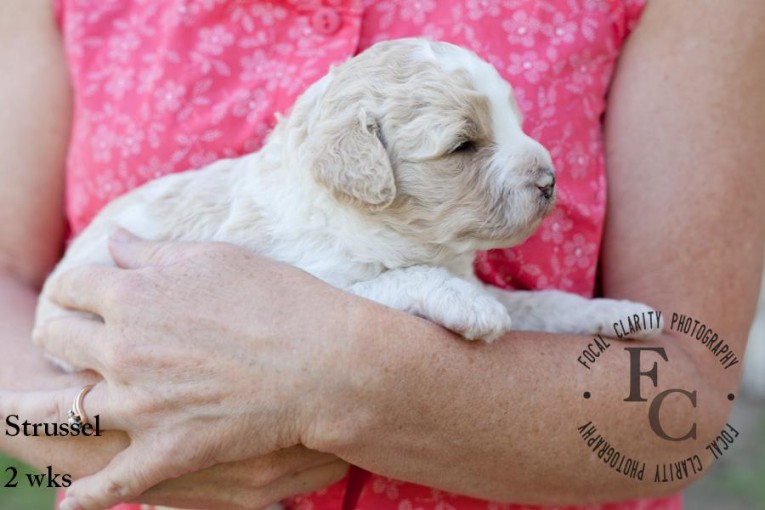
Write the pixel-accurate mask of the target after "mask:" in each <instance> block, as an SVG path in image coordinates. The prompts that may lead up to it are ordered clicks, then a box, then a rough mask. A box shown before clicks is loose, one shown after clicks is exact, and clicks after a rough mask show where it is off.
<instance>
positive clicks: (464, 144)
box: [451, 140, 475, 153]
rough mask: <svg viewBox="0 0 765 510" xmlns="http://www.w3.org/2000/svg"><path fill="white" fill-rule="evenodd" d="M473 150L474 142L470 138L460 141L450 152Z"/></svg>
mask: <svg viewBox="0 0 765 510" xmlns="http://www.w3.org/2000/svg"><path fill="white" fill-rule="evenodd" d="M474 150H475V144H474V143H473V142H472V141H470V140H463V141H461V142H460V143H459V144H458V145H457V146H456V147H454V148H453V149H452V151H451V152H452V153H454V152H471V151H474Z"/></svg>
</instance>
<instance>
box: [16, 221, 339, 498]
mask: <svg viewBox="0 0 765 510" xmlns="http://www.w3.org/2000/svg"><path fill="white" fill-rule="evenodd" d="M110 246H111V249H112V254H113V256H114V258H115V260H116V261H117V263H118V265H119V266H121V267H122V268H124V269H119V268H111V267H104V266H89V267H80V268H74V269H71V270H69V271H67V272H65V273H63V274H62V275H61V276H60V277H59V278H58V279H57V280H56V281H55V282H54V285H53V292H52V298H53V299H54V300H55V301H56V302H58V303H59V304H60V305H62V306H65V307H67V308H70V309H74V310H83V311H87V312H91V313H93V314H96V315H98V316H100V317H102V318H103V321H99V320H91V319H86V318H83V317H74V316H73V317H66V318H57V319H53V320H51V321H49V322H48V323H46V324H44V325H42V326H41V328H40V329H39V330H38V331H36V333H35V336H36V338H37V341H38V342H39V343H40V344H41V345H42V346H43V347H44V348H45V350H46V351H48V352H49V353H50V354H52V355H53V356H55V357H57V358H59V359H62V360H64V361H66V362H68V363H70V364H72V365H74V366H78V367H85V368H89V369H92V370H94V371H96V372H98V373H99V374H101V375H102V376H103V377H104V381H103V382H101V383H99V384H97V385H96V386H95V387H94V388H93V390H92V391H91V392H90V393H88V394H87V396H86V397H85V401H84V406H83V407H84V409H85V410H86V412H87V413H88V415H89V416H91V417H92V416H95V415H99V416H100V420H101V425H102V427H104V428H107V429H118V430H124V431H126V432H127V433H128V435H129V437H130V446H129V447H128V448H126V449H125V450H123V451H122V452H121V453H120V454H118V455H117V456H116V457H115V458H114V459H113V460H112V461H111V463H110V464H109V465H108V466H107V467H106V468H105V469H103V470H102V471H100V472H98V473H96V474H94V475H92V476H89V477H86V478H83V479H81V480H78V481H77V482H75V483H74V484H73V485H72V486H71V487H70V489H69V492H68V496H67V502H70V503H71V506H66V505H64V506H63V507H62V508H76V507H77V506H75V505H78V506H79V507H82V508H85V509H88V510H90V509H97V508H104V507H107V506H109V505H112V504H114V503H117V502H119V501H125V500H130V499H134V498H135V497H136V496H138V495H139V494H141V493H143V492H144V491H146V490H147V489H148V488H149V487H152V486H154V485H156V484H157V483H159V482H162V481H163V480H167V479H170V478H176V477H179V476H181V475H184V474H186V473H190V472H193V471H199V470H201V469H204V468H206V467H209V466H213V465H217V464H221V463H230V462H235V461H239V460H243V459H251V458H254V457H258V456H263V455H267V454H269V453H270V452H274V451H276V450H279V449H282V448H288V447H291V446H294V445H298V444H301V443H304V444H305V443H306V439H308V438H309V437H310V435H311V434H312V433H313V432H314V428H315V426H316V415H317V409H318V407H319V406H321V407H322V408H323V411H326V408H327V407H329V406H330V405H331V403H330V399H329V398H327V396H328V395H333V396H336V395H337V394H338V386H337V385H338V384H342V382H343V381H345V380H347V378H345V377H344V376H343V375H342V367H344V366H347V364H345V363H343V362H342V356H343V353H342V349H341V348H339V347H340V346H342V344H343V342H341V341H340V339H343V338H347V335H346V333H347V328H348V324H349V318H351V317H352V316H353V314H352V313H350V314H349V312H351V307H350V298H349V297H348V296H346V295H345V294H344V293H343V292H341V291H339V290H337V289H334V288H333V287H330V286H328V285H326V284H323V283H322V282H320V281H318V280H316V279H315V278H313V277H311V276H310V275H308V274H306V273H304V272H302V271H300V270H297V269H295V268H292V267H289V266H286V265H283V264H278V263H274V262H271V261H268V260H266V259H263V258H261V257H258V256H257V255H254V254H252V253H250V252H247V251H245V250H242V249H239V248H236V247H234V246H231V245H227V244H221V243H155V242H148V241H143V240H139V239H137V238H135V237H133V236H131V235H130V234H128V233H126V232H124V231H122V232H117V234H115V236H114V238H113V239H112V241H111V245H110ZM73 396H74V391H72V390H67V391H59V392H55V393H38V394H36V395H31V394H27V395H24V396H22V397H21V398H19V396H18V395H16V396H9V395H6V399H9V403H8V405H6V406H3V407H5V408H6V409H9V408H12V407H14V406H15V412H16V413H17V414H20V415H23V416H24V417H25V418H26V419H29V420H30V421H32V420H34V421H56V422H61V421H63V419H64V417H65V416H66V411H67V410H68V409H69V408H70V406H71V403H72V398H73ZM52 402H55V406H53V405H51V403H52ZM67 504H69V503H67Z"/></svg>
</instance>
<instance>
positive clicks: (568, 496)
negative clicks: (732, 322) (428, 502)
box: [310, 304, 738, 504]
mask: <svg viewBox="0 0 765 510" xmlns="http://www.w3.org/2000/svg"><path fill="white" fill-rule="evenodd" d="M362 306H368V313H367V314H366V315H365V316H364V319H363V321H364V322H365V327H363V328H360V330H359V331H364V332H367V333H366V334H364V333H361V334H360V336H359V338H358V340H357V341H356V342H354V343H353V348H352V357H353V360H354V361H353V364H352V369H351V370H352V371H353V375H352V376H351V377H352V380H353V381H354V386H353V389H352V390H350V391H349V393H347V394H346V395H345V396H346V397H347V400H346V402H348V407H347V408H345V409H342V408H336V407H335V408H333V409H332V413H331V417H330V418H329V419H328V421H327V422H326V423H327V426H326V427H318V428H317V430H316V439H317V443H316V444H314V445H310V446H315V447H316V448H319V449H324V450H326V451H330V452H332V453H334V454H336V455H338V456H340V457H341V458H343V459H345V460H347V461H349V462H350V463H352V464H356V465H359V466H361V467H364V468H366V469H368V470H370V471H373V472H375V473H378V474H382V475H385V476H390V477H392V478H396V479H401V480H407V481H413V482H417V483H420V484H423V485H427V486H433V487H437V488H441V489H444V490H449V491H452V492H457V493H462V494H468V495H472V496H476V497H480V498H484V499H492V500H502V501H512V502H522V503H536V504H561V503H567V504H572V503H581V502H592V501H613V500H623V499H630V498H638V497H646V496H651V495H661V494H667V493H671V492H676V491H677V490H679V489H681V488H682V487H684V486H685V485H686V484H687V483H688V481H689V479H688V478H686V479H684V480H681V481H676V482H662V483H656V482H654V477H655V474H656V467H657V465H658V466H659V469H660V471H661V470H663V469H664V464H667V463H671V462H677V461H681V460H684V459H688V458H689V457H691V458H692V457H693V456H694V455H699V462H701V463H702V464H703V466H704V467H705V468H706V467H708V466H709V452H708V451H707V450H706V449H705V448H704V446H705V445H706V444H707V443H708V442H709V441H711V440H712V439H713V438H714V437H715V436H716V435H717V434H719V432H720V429H721V428H722V427H723V426H724V423H725V416H726V415H727V411H728V408H727V405H726V404H727V403H728V401H727V400H726V398H725V396H724V395H722V396H721V392H722V391H723V390H724V389H726V391H727V388H735V386H736V381H737V376H738V372H737V371H736V370H733V369H731V370H730V372H729V373H728V372H725V371H722V370H721V371H720V376H719V377H718V378H717V379H715V380H704V379H698V377H697V374H696V372H695V371H696V367H695V364H694V361H693V360H692V359H690V358H689V357H688V356H687V355H686V354H685V351H684V349H683V348H682V342H683V341H688V342H689V341H690V340H680V339H664V338H663V339H657V340H652V341H645V342H640V343H639V344H638V343H633V342H629V341H627V342H622V341H616V340H611V339H606V341H605V342H604V344H608V347H606V349H605V351H604V352H602V353H601V355H600V356H599V357H598V358H597V361H596V362H595V363H591V362H589V361H588V360H587V358H586V357H583V351H584V350H585V349H587V348H588V344H591V343H593V339H592V338H585V337H575V336H560V335H550V334H542V333H527V332H513V333H511V334H509V335H507V336H505V337H504V338H502V339H500V340H498V341H497V342H496V343H494V344H492V345H485V344H483V345H482V344H478V343H468V342H465V341H463V340H461V339H459V338H456V337H455V336H454V335H451V334H449V333H447V332H445V331H444V330H442V329H440V328H438V327H435V326H433V325H431V324H429V323H427V322H425V321H421V320H419V319H415V318H411V317H408V316H406V315H404V314H401V313H399V312H395V311H392V310H387V309H382V308H381V307H377V306H376V305H372V304H369V305H362ZM618 319H619V318H614V320H615V321H616V320H618ZM629 347H644V348H648V347H660V348H663V349H664V350H665V351H664V352H665V354H666V356H667V358H668V359H669V362H662V360H661V359H660V357H659V356H658V355H656V353H655V352H651V353H647V354H644V355H643V356H642V360H641V371H647V370H649V369H650V368H651V366H652V365H653V363H654V362H657V364H658V373H659V377H658V379H659V381H658V382H659V385H658V388H655V387H654V386H653V385H652V384H651V382H650V380H649V379H647V378H645V377H643V378H642V383H641V390H640V391H641V397H642V398H645V399H646V400H647V402H625V401H624V399H625V398H627V397H628V396H629V394H630V355H629V351H626V350H625V348H629ZM591 349H594V350H595V351H598V350H599V349H600V348H599V347H596V346H591ZM590 352H592V351H590ZM580 358H581V359H580ZM582 361H584V363H585V364H587V365H588V366H589V368H588V367H586V366H585V365H584V364H583V363H582ZM688 381H694V388H693V389H694V390H695V391H696V392H697V399H698V402H715V403H719V404H720V406H717V405H715V406H709V405H705V406H699V409H698V412H697V413H696V414H693V417H692V418H690V419H689V412H688V411H689V407H688V406H684V405H683V403H684V402H683V401H682V400H679V401H678V400H675V401H673V402H672V403H671V405H666V406H662V413H661V425H662V427H663V428H664V429H666V430H667V431H672V432H671V433H672V434H673V435H674V434H677V435H681V434H678V431H680V432H682V431H685V430H688V429H689V427H690V424H691V423H690V422H693V421H695V422H697V427H698V438H697V440H696V441H685V442H671V441H665V440H662V439H660V438H658V437H657V436H656V435H655V434H654V433H652V432H651V430H650V428H649V427H648V426H647V422H648V406H649V403H650V402H651V401H652V400H653V399H654V398H655V397H656V395H657V394H658V393H659V392H660V391H663V390H666V389H668V388H678V387H680V388H684V387H687V385H688ZM585 392H589V393H590V398H589V399H587V398H585V397H584V394H585ZM690 410H692V411H693V409H690ZM588 423H590V424H591V425H594V426H595V427H596V429H597V432H594V433H589V434H588V432H587V430H588V429H589V427H587V429H585V430H584V431H582V430H579V427H582V426H584V425H585V424H588ZM583 434H588V435H586V437H585V438H583ZM598 434H602V436H603V437H604V439H605V440H606V441H608V442H609V443H610V444H611V445H613V447H614V448H615V449H616V450H618V451H619V452H620V454H621V455H622V456H625V457H627V458H632V459H635V460H639V461H640V464H637V465H636V468H635V471H636V472H635V473H633V474H632V475H631V476H628V475H625V474H620V473H619V472H617V470H616V469H614V468H610V467H608V466H607V465H606V464H605V463H604V461H603V460H602V458H599V457H598V451H597V450H595V451H593V447H594V446H595V444H594V443H591V444H590V445H588V443H587V441H588V440H589V439H590V437H594V436H597V435H598ZM601 457H602V455H601ZM617 467H619V466H617ZM621 470H622V471H630V469H626V467H625V465H624V464H622V465H621ZM700 475H701V473H699V476H700ZM639 476H640V477H642V480H641V479H640V478H638V477H639ZM661 476H662V477H663V474H662V475H661ZM689 478H690V479H691V480H692V479H693V478H696V476H692V477H689Z"/></svg>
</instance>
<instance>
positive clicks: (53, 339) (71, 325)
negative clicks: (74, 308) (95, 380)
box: [32, 315, 106, 374]
mask: <svg viewBox="0 0 765 510" xmlns="http://www.w3.org/2000/svg"><path fill="white" fill-rule="evenodd" d="M104 332H105V328H104V323H103V322H102V321H101V320H98V319H95V318H90V317H85V316H82V315H68V316H65V317H55V318H53V319H49V320H47V321H46V322H44V323H43V324H41V325H40V326H38V327H36V328H35V330H34V331H33V333H32V336H33V338H34V341H35V343H36V344H38V345H39V346H41V347H42V348H43V349H44V350H45V352H46V354H48V355H49V356H51V357H52V358H54V359H57V360H61V361H63V362H65V363H67V364H68V365H70V366H73V367H76V368H78V369H85V368H87V369H91V370H95V371H96V372H99V373H101V374H103V373H104V362H103V353H104V348H103V347H104V342H105V341H106V339H105V338H104V336H105V335H104Z"/></svg>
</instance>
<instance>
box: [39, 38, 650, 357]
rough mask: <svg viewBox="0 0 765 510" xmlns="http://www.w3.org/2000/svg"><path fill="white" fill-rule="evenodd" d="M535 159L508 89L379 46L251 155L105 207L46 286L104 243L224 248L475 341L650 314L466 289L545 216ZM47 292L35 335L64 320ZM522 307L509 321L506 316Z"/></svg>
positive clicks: (431, 49)
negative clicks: (127, 233)
mask: <svg viewBox="0 0 765 510" xmlns="http://www.w3.org/2000/svg"><path fill="white" fill-rule="evenodd" d="M554 199H555V177H554V173H553V168H552V162H551V160H550V156H549V154H548V153H547V151H546V150H545V149H544V148H543V147H542V146H541V145H540V144H539V143H537V142H536V141H534V140H532V139H531V138H529V137H528V136H526V135H525V134H524V133H523V131H522V130H521V117H520V112H519V111H518V107H517V105H516V103H515V101H514V99H513V94H512V90H511V88H510V85H508V84H507V82H505V81H504V80H503V79H502V78H501V77H500V76H499V74H498V73H497V72H496V71H495V69H494V68H493V67H492V66H491V65H489V64H487V63H486V62H484V61H482V60H481V59H479V58H478V57H477V56H476V55H475V54H473V53H471V52H469V51H467V50H465V49H462V48H459V47H457V46H454V45H451V44H447V43H442V42H431V41H426V40H419V39H403V40H397V41H390V42H384V43H380V44H377V45H375V46H374V47H372V48H370V49H369V50H367V51H365V52H364V53H362V54H360V55H359V56H357V57H355V58H352V59H350V60H349V61H348V62H346V63H345V64H343V65H341V66H339V67H337V68H336V69H333V70H332V71H331V72H330V73H329V74H328V75H327V76H326V77H324V78H322V79H321V80H319V81H318V82H316V83H315V84H314V85H312V86H311V87H310V88H309V89H308V90H307V91H306V92H305V93H304V94H303V95H302V96H301V97H300V98H299V99H298V100H297V102H296V103H295V105H294V107H293V110H292V113H291V114H290V115H289V117H287V118H282V119H280V120H279V122H278V124H277V126H276V128H275V129H274V131H273V133H272V134H271V135H270V136H269V138H268V140H267V143H266V145H265V146H264V147H263V148H262V149H261V150H260V151H259V152H257V153H254V154H249V155H246V156H243V157H240V158H237V159H230V160H224V161H219V162H217V163H214V164H212V165H210V166H208V167H206V168H203V169H201V170H196V171H189V172H184V173H180V174H174V175H169V176H166V177H163V178H161V179H157V180H155V181H153V182H150V183H148V184H146V185H145V186H142V187H140V188H138V189H136V190H133V191H131V192H130V193H127V194H126V195H124V196H122V197H120V198H118V199H117V200H115V201H114V202H112V203H111V204H109V205H108V206H107V207H106V208H105V209H104V210H103V211H102V212H101V213H100V214H99V215H98V216H97V217H96V218H95V219H94V220H93V222H92V224H91V225H90V226H89V227H88V228H87V229H86V230H84V231H83V232H82V234H80V236H79V237H77V239H76V240H75V241H74V242H73V243H72V245H71V246H70V247H69V250H68V251H67V253H66V255H65V257H64V259H63V260H62V261H61V263H60V264H59V265H58V267H57V268H56V269H55V271H54V272H53V274H52V275H51V277H53V276H55V275H56V274H58V273H60V272H61V271H64V270H65V269H66V268H69V267H72V266H75V265H83V264H107V265H113V261H112V259H111V256H110V255H109V251H108V248H107V238H108V235H109V232H110V231H112V230H113V229H114V228H115V227H117V226H122V227H125V228H127V229H128V230H131V231H132V232H135V233H136V234H138V235H140V236H142V237H145V238H149V239H157V240H167V239H176V240H187V241H225V242H229V243H233V244H236V245H239V246H242V247H245V248H247V249H250V250H253V251H255V252H257V253H260V254H262V255H265V256H267V257H271V258H273V259H276V260H280V261H282V262H286V263H289V264H292V265H295V266H297V267H299V268H302V269H304V270H305V271H307V272H309V273H311V274H313V275H315V276H317V277H319V278H321V279H322V280H324V281H326V282H327V283H330V284H332V285H334V286H337V287H340V288H342V289H346V290H348V291H350V292H353V293H355V294H358V295H360V296H364V297H367V298H369V299H372V300H374V301H377V302H379V303H382V304H384V305H387V306H390V307H393V308H397V309H400V310H404V311H407V312H409V313H412V314H415V315H418V316H421V317H424V318H427V319H430V320H431V321H433V322H436V323H438V324H440V325H442V326H444V327H446V328H449V329H450V330H452V331H455V332H457V333H459V334H460V335H462V336H463V337H465V338H466V339H469V340H474V339H481V340H485V341H487V342H489V341H492V340H494V339H496V338H497V337H498V336H500V335H501V334H502V333H504V332H506V331H507V330H508V329H510V325H511V321H510V317H511V315H513V318H514V321H515V327H516V328H519V329H523V328H533V329H539V330H545V331H556V332H569V333H585V334H594V333H598V332H605V331H606V328H607V327H609V325H610V324H612V323H613V322H614V321H617V320H618V319H620V318H622V317H625V316H627V315H632V314H634V313H640V312H643V311H647V310H648V308H647V307H645V306H644V305H640V304H635V303H630V302H626V301H613V300H586V299H583V298H581V297H577V296H574V295H570V294H566V293H563V292H558V291H544V292H504V291H499V290H497V289H488V288H487V287H485V286H483V285H482V284H481V283H479V282H478V280H477V279H476V278H475V277H474V275H473V271H472V261H473V256H474V253H475V251H476V250H479V249H487V248H494V247H506V246H512V245H514V244H518V243H520V242H521V241H523V240H524V239H526V238H527V237H528V236H529V235H530V234H531V233H532V232H534V230H535V229H536V227H537V226H538V225H539V222H540V221H541V220H542V218H543V217H544V216H545V215H546V214H547V213H548V212H549V211H550V210H551V209H552V207H553V202H554ZM47 289H48V287H47V285H46V286H45V288H43V292H42V296H41V299H40V304H39V307H38V310H37V323H38V324H40V323H42V322H43V321H45V320H46V319H48V318H50V317H52V316H55V315H58V314H63V313H72V312H68V311H65V310H62V309H60V308H58V307H56V305H54V304H53V303H52V302H51V301H50V300H49V299H48V297H47ZM514 310H518V313H516V312H514Z"/></svg>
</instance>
